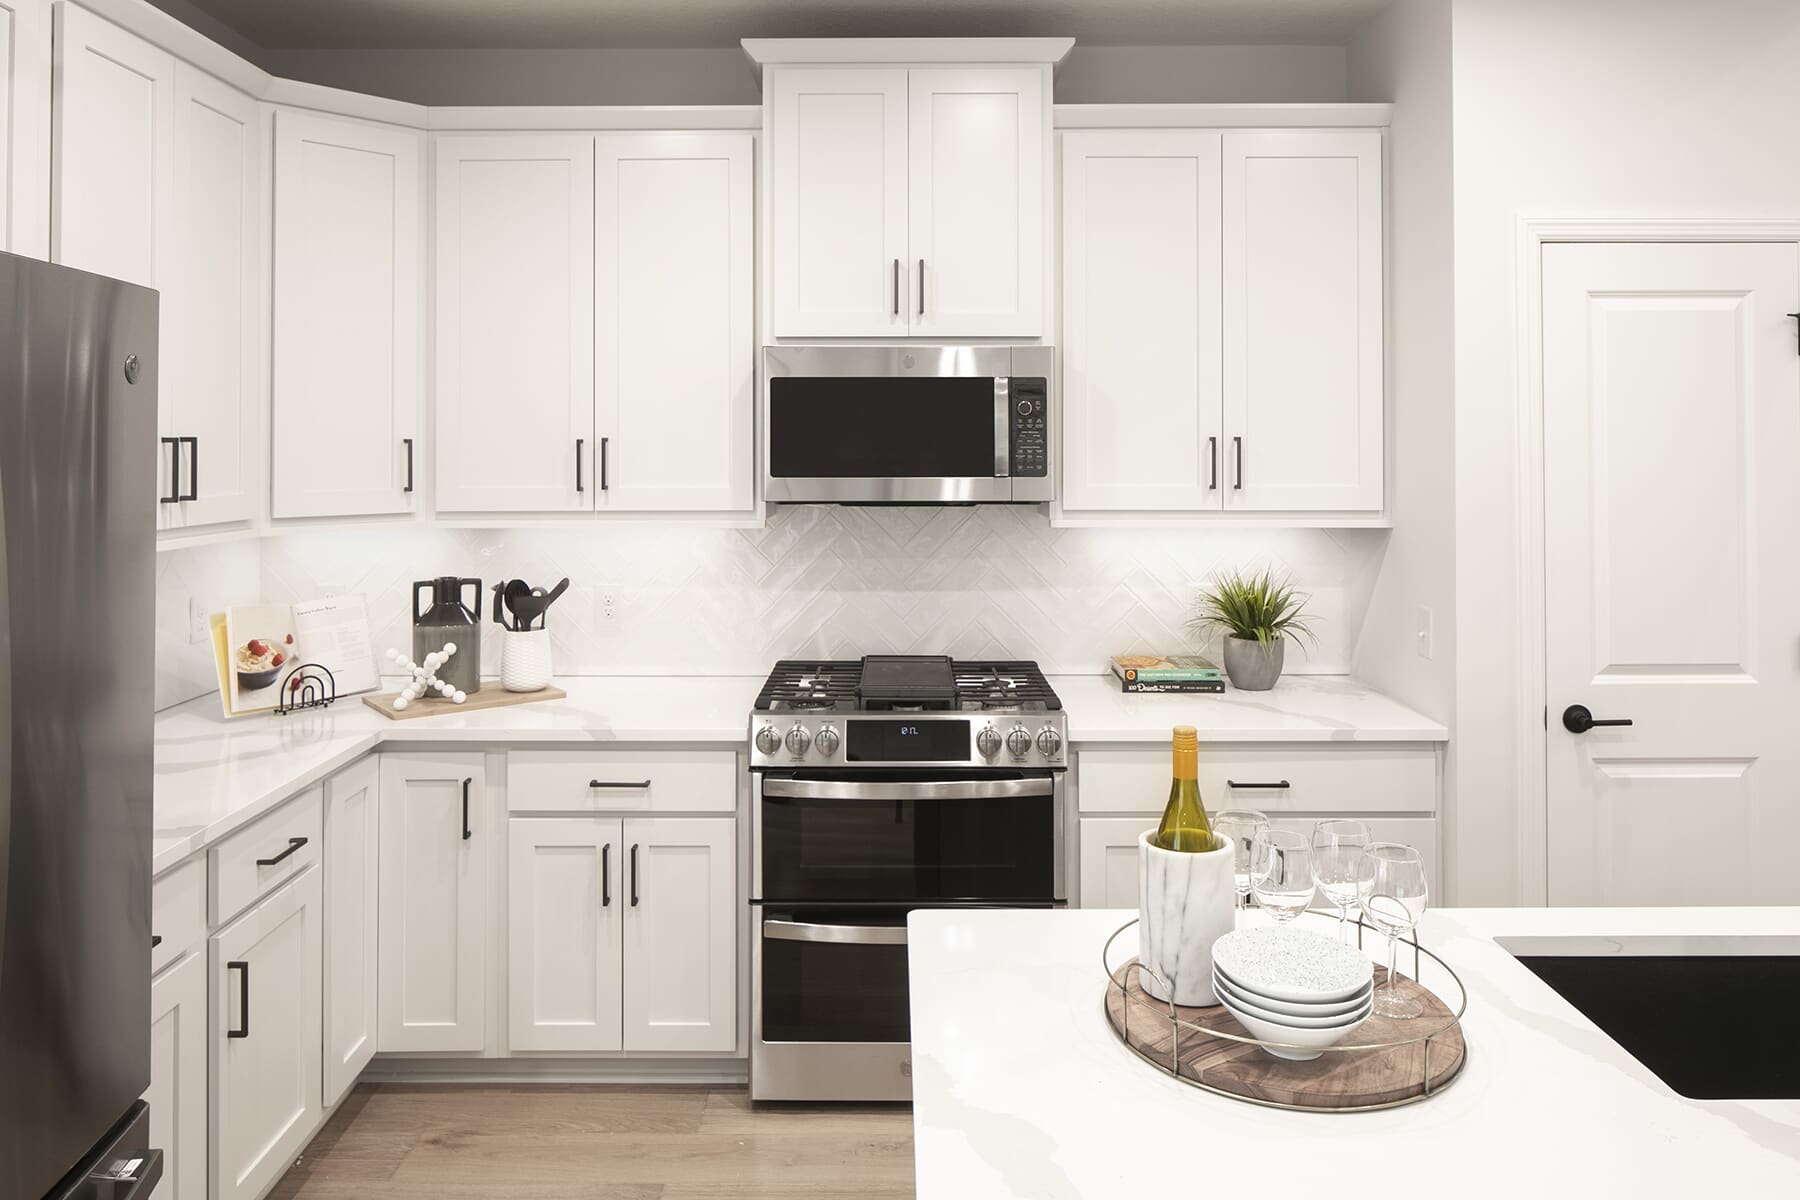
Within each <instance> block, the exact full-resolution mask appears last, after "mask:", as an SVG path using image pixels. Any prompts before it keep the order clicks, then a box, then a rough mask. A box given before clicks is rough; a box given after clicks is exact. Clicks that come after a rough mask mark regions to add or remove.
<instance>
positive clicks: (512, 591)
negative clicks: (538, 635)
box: [506, 579, 531, 633]
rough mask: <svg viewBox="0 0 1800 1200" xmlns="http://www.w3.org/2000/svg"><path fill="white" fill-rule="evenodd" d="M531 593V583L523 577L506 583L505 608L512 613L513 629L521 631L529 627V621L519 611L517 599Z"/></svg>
mask: <svg viewBox="0 0 1800 1200" xmlns="http://www.w3.org/2000/svg"><path fill="white" fill-rule="evenodd" d="M530 595H531V585H530V584H529V583H526V582H525V581H524V580H523V579H515V580H513V581H511V582H510V583H508V584H507V585H506V610H507V611H508V612H510V613H512V615H513V624H512V627H513V631H514V632H517V633H522V632H524V631H525V630H527V629H529V628H531V622H530V621H529V620H528V619H527V618H526V617H525V614H524V613H522V612H520V611H519V601H521V600H523V599H525V598H526V597H528V596H530Z"/></svg>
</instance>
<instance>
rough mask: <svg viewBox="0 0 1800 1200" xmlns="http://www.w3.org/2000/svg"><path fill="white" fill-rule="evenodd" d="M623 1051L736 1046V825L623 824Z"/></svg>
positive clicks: (661, 820)
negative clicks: (624, 893) (624, 896)
mask: <svg viewBox="0 0 1800 1200" xmlns="http://www.w3.org/2000/svg"><path fill="white" fill-rule="evenodd" d="M624 833H625V837H624V841H625V847H626V849H625V892H626V911H625V1049H627V1050H647V1051H659V1050H661V1051H669V1050H703V1051H712V1052H714V1053H718V1054H729V1053H731V1052H732V1051H733V1050H734V1049H735V1048H736V1046H737V944H738V937H737V922H738V914H739V911H740V909H739V904H738V900H737V822H736V821H735V820H734V819H732V818H730V817H633V818H628V819H627V820H626V821H625V830H624Z"/></svg>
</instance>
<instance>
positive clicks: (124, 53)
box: [51, 4, 175, 288]
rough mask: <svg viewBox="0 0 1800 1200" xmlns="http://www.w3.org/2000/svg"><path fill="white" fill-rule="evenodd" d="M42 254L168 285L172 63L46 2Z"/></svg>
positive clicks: (129, 37) (98, 22)
mask: <svg viewBox="0 0 1800 1200" xmlns="http://www.w3.org/2000/svg"><path fill="white" fill-rule="evenodd" d="M54 95H55V99H54V112H55V120H54V133H53V147H52V155H53V158H52V175H53V178H52V185H51V188H52V196H51V209H52V217H51V258H52V261H54V262H59V263H63V264H65V265H66V266H71V267H77V268H79V269H81V270H83V271H94V272H97V273H98V274H101V275H110V276H112V277H113V278H114V279H123V280H126V281H127V282H130V283H137V284H142V285H143V286H145V287H154V288H161V287H166V286H167V285H168V281H167V280H166V279H165V278H164V270H165V267H166V265H167V261H168V258H169V255H170V251H171V247H170V244H169V243H170V238H171V229H172V228H173V226H172V224H171V221H172V218H173V216H174V211H173V210H174V196H175V170H174V157H175V60H174V58H172V57H170V56H169V55H168V54H165V53H164V52H163V51H161V50H158V49H157V48H156V47H154V46H152V45H151V44H150V43H149V42H146V41H144V40H143V39H142V38H139V37H137V36H135V35H133V34H129V33H126V32H125V31H124V30H123V29H120V28H119V27H118V26H117V25H114V24H112V23H111V22H110V21H104V20H102V19H101V18H99V17H96V16H94V15H93V14H92V13H90V12H88V11H87V10H86V9H84V8H78V7H76V6H75V5H73V4H58V5H57V6H56V68H55V88H54Z"/></svg>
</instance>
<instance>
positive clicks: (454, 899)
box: [376, 754, 496, 1051]
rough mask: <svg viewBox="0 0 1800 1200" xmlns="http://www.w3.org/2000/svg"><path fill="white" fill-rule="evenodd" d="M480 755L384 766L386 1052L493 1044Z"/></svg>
mask: <svg viewBox="0 0 1800 1200" xmlns="http://www.w3.org/2000/svg"><path fill="white" fill-rule="evenodd" d="M485 793H486V775H485V772H484V770H483V760H482V756H481V755H480V754H442V755H428V754H385V755H383V756H382V758H381V832H380V841H381V849H380V859H381V897H380V902H379V908H380V910H381V915H380V922H379V928H378V931H377V937H378V938H379V940H380V945H381V954H380V967H379V969H378V976H379V978H378V980H377V983H376V991H377V993H378V1003H377V1007H378V1009H379V1012H380V1016H381V1020H380V1040H379V1048H380V1049H381V1050H383V1051H388V1050H438V1051H464V1050H480V1049H481V1048H482V1046H483V1045H484V1044H485V1043H486V1040H487V984H486V977H487V972H486V961H487V959H486V955H487V913H488V857H489V855H490V853H492V850H491V849H490V846H491V843H492V841H493V835H494V833H495V832H496V831H495V830H493V829H490V828H487V827H486V825H485V823H484V820H483V817H484V815H485V813H486V812H487V806H486V805H485V804H484V803H483V797H484V795H485Z"/></svg>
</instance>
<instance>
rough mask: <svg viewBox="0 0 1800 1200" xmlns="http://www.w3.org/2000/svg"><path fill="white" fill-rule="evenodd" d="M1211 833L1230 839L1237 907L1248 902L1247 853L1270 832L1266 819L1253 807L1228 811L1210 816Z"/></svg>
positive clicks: (1248, 857)
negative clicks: (1211, 818)
mask: <svg viewBox="0 0 1800 1200" xmlns="http://www.w3.org/2000/svg"><path fill="white" fill-rule="evenodd" d="M1212 827H1213V832H1214V833H1216V834H1221V835H1223V836H1225V837H1228V838H1230V839H1231V845H1232V851H1233V858H1234V860H1235V861H1234V862H1233V863H1232V867H1231V870H1232V878H1233V880H1234V881H1235V882H1236V884H1237V905H1238V907H1239V908H1240V909H1242V908H1247V907H1249V903H1250V852H1251V851H1252V850H1254V849H1255V848H1256V843H1258V842H1259V841H1261V840H1262V836H1263V834H1265V833H1267V832H1268V831H1269V818H1267V817H1265V816H1263V815H1262V814H1261V813H1259V812H1257V811H1256V810H1255V809H1253V808H1227V809H1225V810H1224V811H1222V812H1218V813H1215V814H1213V820H1212Z"/></svg>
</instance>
